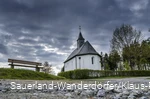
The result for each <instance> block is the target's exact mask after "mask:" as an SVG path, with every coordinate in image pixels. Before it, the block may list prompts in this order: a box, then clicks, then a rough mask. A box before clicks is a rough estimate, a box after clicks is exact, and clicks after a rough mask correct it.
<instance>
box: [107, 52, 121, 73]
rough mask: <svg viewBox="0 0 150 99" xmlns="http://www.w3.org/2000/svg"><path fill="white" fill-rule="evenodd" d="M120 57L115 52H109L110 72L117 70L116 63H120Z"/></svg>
mask: <svg viewBox="0 0 150 99" xmlns="http://www.w3.org/2000/svg"><path fill="white" fill-rule="evenodd" d="M120 59H121V58H120V55H119V54H118V52H117V51H116V50H113V51H111V53H110V54H109V67H110V70H116V69H117V68H118V63H119V62H120Z"/></svg>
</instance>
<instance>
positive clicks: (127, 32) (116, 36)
mask: <svg viewBox="0 0 150 99" xmlns="http://www.w3.org/2000/svg"><path fill="white" fill-rule="evenodd" d="M141 37H142V35H141V32H140V31H137V30H135V29H133V27H132V26H131V25H124V24H123V25H122V26H121V27H120V28H116V29H115V31H114V32H113V38H112V40H111V48H112V50H116V51H118V52H121V51H122V49H123V48H125V47H129V46H130V44H132V42H139V41H141Z"/></svg>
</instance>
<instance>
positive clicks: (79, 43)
mask: <svg viewBox="0 0 150 99" xmlns="http://www.w3.org/2000/svg"><path fill="white" fill-rule="evenodd" d="M83 44H84V38H83V36H82V33H81V26H79V37H78V39H77V48H80V47H81V46H82V45H83Z"/></svg>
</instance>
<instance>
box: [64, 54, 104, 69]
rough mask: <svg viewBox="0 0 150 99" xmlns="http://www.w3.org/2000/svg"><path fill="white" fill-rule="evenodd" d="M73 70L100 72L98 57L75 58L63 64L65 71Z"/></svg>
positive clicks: (83, 56)
mask: <svg viewBox="0 0 150 99" xmlns="http://www.w3.org/2000/svg"><path fill="white" fill-rule="evenodd" d="M79 57H80V59H79ZM92 57H94V59H93V64H92V59H91V58H92ZM74 69H93V70H101V64H100V57H99V56H98V55H82V56H76V57H74V58H73V59H71V60H69V61H68V62H66V63H65V71H68V70H74Z"/></svg>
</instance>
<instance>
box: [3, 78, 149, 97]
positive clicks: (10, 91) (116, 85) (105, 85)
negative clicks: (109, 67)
mask: <svg viewBox="0 0 150 99" xmlns="http://www.w3.org/2000/svg"><path fill="white" fill-rule="evenodd" d="M148 78H150V77H135V78H123V79H88V80H53V81H52V80H40V81H39V80H0V99H150V79H148Z"/></svg>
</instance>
